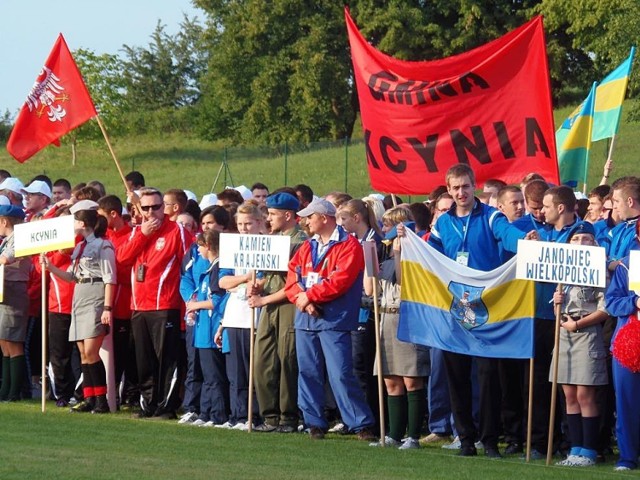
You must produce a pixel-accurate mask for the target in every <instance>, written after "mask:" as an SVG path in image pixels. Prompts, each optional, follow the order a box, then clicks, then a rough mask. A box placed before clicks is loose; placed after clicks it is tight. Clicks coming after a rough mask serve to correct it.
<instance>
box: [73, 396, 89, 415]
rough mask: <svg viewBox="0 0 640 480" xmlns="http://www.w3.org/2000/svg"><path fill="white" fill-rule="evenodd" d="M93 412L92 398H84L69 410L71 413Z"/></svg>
mask: <svg viewBox="0 0 640 480" xmlns="http://www.w3.org/2000/svg"><path fill="white" fill-rule="evenodd" d="M91 410H93V397H89V398H85V399H84V400H82V401H81V402H79V403H76V404H75V405H74V406H73V407H71V408H70V409H69V411H70V412H71V413H85V412H90V411H91Z"/></svg>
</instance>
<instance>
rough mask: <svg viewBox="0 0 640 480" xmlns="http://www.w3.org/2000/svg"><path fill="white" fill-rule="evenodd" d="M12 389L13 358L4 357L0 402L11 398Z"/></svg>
mask: <svg viewBox="0 0 640 480" xmlns="http://www.w3.org/2000/svg"><path fill="white" fill-rule="evenodd" d="M10 388H11V358H10V357H5V356H3V357H2V387H0V400H6V399H8V398H9V389H10Z"/></svg>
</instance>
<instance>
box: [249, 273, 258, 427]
mask: <svg viewBox="0 0 640 480" xmlns="http://www.w3.org/2000/svg"><path fill="white" fill-rule="evenodd" d="M255 283H256V271H255V270H254V271H253V272H251V285H255ZM255 335H256V308H255V307H251V328H250V333H249V338H250V342H251V343H250V344H249V398H248V405H247V422H248V423H247V425H248V426H249V433H251V431H253V362H254V347H255Z"/></svg>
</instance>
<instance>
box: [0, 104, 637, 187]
mask: <svg viewBox="0 0 640 480" xmlns="http://www.w3.org/2000/svg"><path fill="white" fill-rule="evenodd" d="M629 107H630V104H629V105H626V106H625V109H628V108H629ZM571 110H572V108H565V109H562V110H558V111H556V112H555V116H556V125H559V124H560V123H561V122H562V121H563V120H564V118H565V117H566V116H567V115H568V114H569V113H571ZM355 132H356V134H357V135H360V136H361V134H362V133H361V129H360V127H359V126H357V127H356V130H355ZM638 138H640V125H639V124H630V123H627V122H626V121H625V115H624V114H623V121H622V123H621V126H620V134H619V136H618V138H617V140H616V144H615V150H614V159H615V162H616V164H615V168H614V171H613V173H612V179H614V178H616V177H619V176H622V175H635V174H638V173H639V172H638V155H637V152H638ZM112 143H113V147H114V150H115V152H116V155H117V157H118V159H119V161H120V163H121V165H122V169H123V170H124V173H125V174H126V173H128V172H129V171H131V170H134V169H135V170H140V171H141V172H143V173H144V175H145V177H146V180H147V185H153V186H155V187H158V188H160V189H161V190H166V189H169V188H185V189H188V190H191V191H193V192H195V193H196V194H197V195H198V197H200V196H202V195H203V194H205V193H209V192H210V191H212V187H213V186H214V180H215V178H216V176H217V174H218V172H220V178H219V179H218V182H217V184H216V185H215V188H213V190H214V191H216V192H218V191H220V190H222V188H224V186H225V185H226V184H231V180H233V183H234V185H236V186H237V185H242V184H244V185H247V186H251V185H252V184H253V183H254V182H256V181H261V182H263V183H265V184H267V185H268V186H269V187H271V188H272V189H274V188H276V187H278V186H282V185H284V184H285V183H286V184H288V185H295V184H298V183H306V184H308V185H310V186H311V187H312V188H313V190H314V191H315V192H318V193H320V194H324V193H327V192H329V191H333V190H342V191H345V190H346V191H348V192H349V193H350V194H352V195H354V196H363V195H366V194H367V193H369V192H370V191H371V186H370V184H369V177H368V175H367V170H366V160H365V149H364V144H363V142H362V140H354V142H353V143H352V144H351V145H349V146H347V147H345V146H344V145H343V144H342V142H336V143H330V142H326V143H323V144H314V145H312V146H305V147H304V148H301V147H300V146H290V147H289V148H288V149H287V148H286V147H284V146H282V147H280V148H279V149H267V148H227V149H226V150H225V148H224V146H222V145H220V144H216V143H211V142H205V141H202V140H198V139H192V138H188V137H184V136H177V135H167V136H162V135H159V136H157V137H136V138H123V139H112ZM606 149H607V142H606V141H604V140H603V141H600V142H597V143H596V144H594V145H593V150H592V154H591V161H590V173H589V186H590V187H593V186H595V185H597V184H598V182H599V181H600V177H601V175H602V168H603V165H604V162H605V160H606ZM77 152H78V160H77V164H76V166H72V165H71V147H70V146H69V145H68V144H65V143H63V145H62V147H60V148H56V147H48V148H46V149H45V150H43V151H42V152H40V153H38V154H37V155H35V156H34V157H33V158H31V159H30V160H28V161H27V162H26V163H24V164H19V163H18V162H16V161H15V160H13V159H12V158H11V157H10V156H9V154H8V153H7V151H6V149H4V148H2V149H0V168H4V169H7V170H9V171H10V172H11V173H12V174H13V175H14V176H17V177H19V178H21V179H22V180H23V181H28V180H29V179H30V178H32V177H33V176H34V175H36V174H40V173H46V174H47V175H49V176H50V177H52V179H54V180H55V179H57V178H60V177H65V178H67V179H69V180H70V181H71V183H72V184H75V183H78V182H81V181H89V180H96V179H97V180H101V181H103V182H104V183H105V184H106V186H107V189H108V190H109V191H110V192H112V193H116V194H118V195H122V194H123V193H124V187H123V186H122V181H121V180H120V177H119V175H118V172H117V169H116V167H115V164H114V162H113V160H112V159H111V156H110V154H109V151H108V149H107V147H106V144H105V142H104V141H90V142H80V143H79V145H78V148H77ZM223 159H226V161H227V165H228V167H229V170H228V171H225V170H224V169H223V171H220V170H221V165H222V164H223V163H222V162H223ZM533 170H535V166H532V171H533ZM405 200H406V199H405Z"/></svg>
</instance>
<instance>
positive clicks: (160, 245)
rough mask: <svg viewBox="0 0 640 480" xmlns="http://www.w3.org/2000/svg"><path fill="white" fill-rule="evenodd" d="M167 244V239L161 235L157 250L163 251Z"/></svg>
mask: <svg viewBox="0 0 640 480" xmlns="http://www.w3.org/2000/svg"><path fill="white" fill-rule="evenodd" d="M165 244H166V240H165V239H164V237H160V238H159V239H158V240H156V252H161V251H162V249H163V248H164V246H165Z"/></svg>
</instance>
